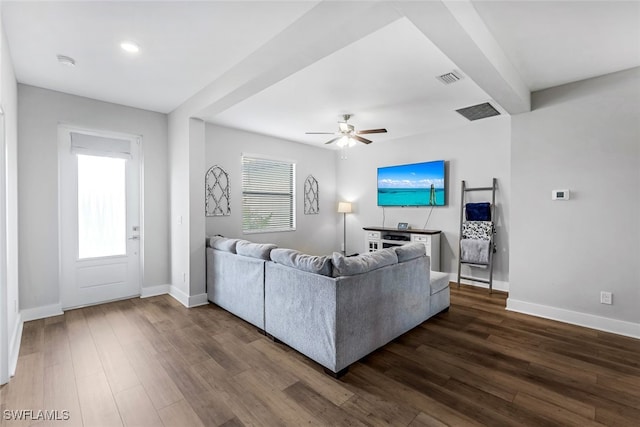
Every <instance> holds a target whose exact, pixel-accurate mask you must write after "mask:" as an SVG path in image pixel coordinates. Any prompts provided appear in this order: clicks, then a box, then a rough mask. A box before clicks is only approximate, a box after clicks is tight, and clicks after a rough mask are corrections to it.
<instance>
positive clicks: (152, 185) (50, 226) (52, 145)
mask: <svg viewBox="0 0 640 427" xmlns="http://www.w3.org/2000/svg"><path fill="white" fill-rule="evenodd" d="M18 95H19V102H18V112H19V121H18V126H19V127H18V130H19V135H20V143H19V152H18V166H19V190H20V198H19V212H20V225H19V238H20V307H21V309H35V308H38V307H43V306H49V305H52V304H57V303H58V302H59V286H58V142H57V129H58V124H59V123H64V124H70V125H75V126H80V127H83V128H88V129H96V130H105V131H113V132H122V133H130V134H136V135H142V152H143V157H144V174H143V179H144V201H143V202H144V203H143V209H144V218H143V225H142V226H143V233H144V259H143V265H144V272H143V275H144V282H143V286H144V287H152V286H158V285H164V286H166V285H167V284H169V281H170V274H169V273H170V272H169V265H170V239H169V236H170V235H169V191H168V188H169V173H168V144H167V116H166V115H164V114H160V113H154V112H150V111H145V110H139V109H135V108H129V107H124V106H121V105H116V104H110V103H106V102H100V101H96V100H92V99H88V98H82V97H78V96H73V95H68V94H64V93H60V92H54V91H50V90H46V89H41V88H36V87H32V86H26V85H19V87H18Z"/></svg>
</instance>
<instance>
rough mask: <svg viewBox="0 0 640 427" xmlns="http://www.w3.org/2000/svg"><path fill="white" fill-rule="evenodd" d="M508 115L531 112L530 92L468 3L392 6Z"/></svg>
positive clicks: (449, 2) (436, 2) (459, 0)
mask: <svg viewBox="0 0 640 427" xmlns="http://www.w3.org/2000/svg"><path fill="white" fill-rule="evenodd" d="M394 4H395V7H396V8H397V10H398V12H399V13H401V14H402V15H404V16H406V17H407V18H408V19H409V20H410V21H411V22H413V24H414V25H415V26H416V27H417V28H418V29H419V30H420V31H422V33H423V34H424V35H425V36H426V37H427V38H429V40H431V41H432V42H433V43H434V44H435V45H436V46H438V48H439V49H440V50H441V51H442V52H443V53H444V54H445V55H446V56H447V57H449V59H451V60H452V61H453V62H454V63H455V64H456V65H457V66H458V67H459V69H460V70H461V71H462V72H463V73H464V74H465V75H467V76H468V77H469V78H471V79H472V80H473V81H474V82H475V83H476V84H477V85H478V86H480V87H481V88H482V89H483V90H484V91H485V92H486V93H487V94H488V95H489V96H490V97H491V98H492V99H493V100H495V101H496V102H497V103H498V104H499V105H500V106H501V107H502V108H504V109H505V111H506V112H508V113H509V114H518V113H524V112H527V111H531V92H530V90H529V88H528V87H527V86H526V85H525V84H524V82H523V80H522V78H521V77H520V76H519V75H518V73H517V71H516V70H515V68H514V67H513V65H512V64H511V62H510V61H509V60H508V59H507V57H506V56H505V54H504V52H503V50H502V48H501V47H500V45H499V44H498V42H497V41H496V40H495V38H494V37H493V35H492V34H491V32H489V30H488V29H487V27H486V25H485V23H484V21H482V19H481V18H480V16H479V15H478V13H477V11H476V10H475V8H474V6H473V4H472V3H471V1H469V0H457V1H425V2H417V1H403V2H397V3H394Z"/></svg>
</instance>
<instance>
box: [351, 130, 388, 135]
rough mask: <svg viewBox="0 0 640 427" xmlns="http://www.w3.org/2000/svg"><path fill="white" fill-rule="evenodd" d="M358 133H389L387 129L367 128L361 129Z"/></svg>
mask: <svg viewBox="0 0 640 427" xmlns="http://www.w3.org/2000/svg"><path fill="white" fill-rule="evenodd" d="M356 133H357V134H360V135H364V134H367V133H387V130H386V129H367V130H359V131H358V132H356Z"/></svg>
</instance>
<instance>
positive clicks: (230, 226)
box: [198, 124, 342, 255]
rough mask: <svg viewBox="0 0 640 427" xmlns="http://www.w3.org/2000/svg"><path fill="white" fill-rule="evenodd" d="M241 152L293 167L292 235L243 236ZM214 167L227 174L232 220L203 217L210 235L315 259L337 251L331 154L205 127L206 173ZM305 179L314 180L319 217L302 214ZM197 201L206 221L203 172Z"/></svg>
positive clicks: (291, 143) (334, 186)
mask: <svg viewBox="0 0 640 427" xmlns="http://www.w3.org/2000/svg"><path fill="white" fill-rule="evenodd" d="M242 153H249V154H265V155H268V156H271V157H276V158H283V159H291V160H294V161H295V162H296V194H297V196H296V218H297V224H296V231H292V232H283V233H260V234H247V235H243V234H242V171H241V166H242V164H241V154H242ZM213 165H218V166H220V167H222V168H223V169H225V170H226V171H227V172H228V173H229V177H230V189H231V216H225V217H208V218H206V224H207V225H206V230H207V234H208V235H214V234H222V235H224V236H227V237H236V238H243V239H247V240H251V241H254V242H271V243H275V244H277V245H278V246H280V247H285V248H293V249H297V250H300V251H303V252H306V253H309V254H315V255H323V254H324V255H326V254H331V253H332V252H333V251H339V250H340V247H339V243H338V240H337V239H336V228H337V226H338V225H340V229H341V230H342V225H341V222H339V221H340V216H339V214H338V213H337V212H336V211H337V200H336V174H335V170H336V154H335V152H334V151H332V150H327V149H323V148H317V147H312V146H309V145H304V144H299V143H294V142H290V141H286V140H282V139H278V138H273V137H269V136H265V135H259V134H255V133H249V132H244V131H240V130H236V129H230V128H226V127H221V126H216V125H212V124H207V125H206V170H208V169H209V168H210V167H211V166H213ZM206 170H205V171H206ZM309 175H313V176H314V177H315V178H316V179H317V180H318V185H319V190H320V197H319V202H320V212H319V214H317V215H305V214H304V181H305V179H306V178H307V176H309ZM198 196H200V197H201V198H202V199H203V203H202V207H201V208H202V210H201V212H202V215H203V216H204V173H203V174H202V181H201V186H200V188H199V193H198ZM340 241H342V240H341V239H340Z"/></svg>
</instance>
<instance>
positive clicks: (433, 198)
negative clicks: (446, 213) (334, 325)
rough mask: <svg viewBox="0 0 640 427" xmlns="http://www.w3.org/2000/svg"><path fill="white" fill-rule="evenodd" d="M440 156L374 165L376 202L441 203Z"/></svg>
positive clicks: (442, 187)
mask: <svg viewBox="0 0 640 427" xmlns="http://www.w3.org/2000/svg"><path fill="white" fill-rule="evenodd" d="M445 190H446V188H445V182H444V160H436V161H433V162H423V163H412V164H407V165H396V166H385V167H381V168H378V206H444V205H445V203H446V198H445Z"/></svg>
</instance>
